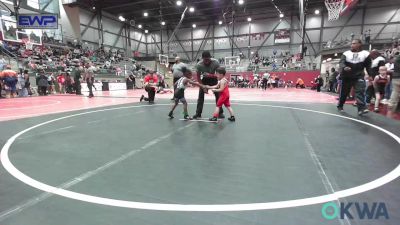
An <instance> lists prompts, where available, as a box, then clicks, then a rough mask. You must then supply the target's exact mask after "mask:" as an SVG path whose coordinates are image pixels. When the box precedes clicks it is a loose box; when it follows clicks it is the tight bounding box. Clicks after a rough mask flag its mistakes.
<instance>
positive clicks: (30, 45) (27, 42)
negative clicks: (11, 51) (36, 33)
mask: <svg viewBox="0 0 400 225" xmlns="http://www.w3.org/2000/svg"><path fill="white" fill-rule="evenodd" d="M22 42H23V43H24V44H25V49H26V50H33V43H32V42H30V40H29V39H25V38H24V39H22Z"/></svg>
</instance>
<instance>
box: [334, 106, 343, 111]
mask: <svg viewBox="0 0 400 225" xmlns="http://www.w3.org/2000/svg"><path fill="white" fill-rule="evenodd" d="M336 108H337V109H338V111H339V112H344V110H343V106H336Z"/></svg>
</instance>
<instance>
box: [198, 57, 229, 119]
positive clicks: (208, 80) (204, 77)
mask: <svg viewBox="0 0 400 225" xmlns="http://www.w3.org/2000/svg"><path fill="white" fill-rule="evenodd" d="M201 58H202V60H201V61H199V62H198V63H197V65H196V70H197V81H198V82H199V83H200V84H203V85H209V86H215V85H217V84H218V78H217V76H216V75H215V72H216V70H217V68H219V62H218V60H216V59H213V58H211V54H210V52H209V51H204V52H203V53H202V54H201ZM206 91H207V90H206ZM204 92H205V89H203V88H199V97H198V99H197V109H196V114H195V115H194V116H193V119H198V118H201V114H202V112H203V106H204ZM214 95H215V102H218V98H219V95H220V93H219V92H214ZM219 118H225V116H224V114H223V110H222V107H221V108H220V111H219Z"/></svg>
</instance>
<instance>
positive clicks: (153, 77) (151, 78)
mask: <svg viewBox="0 0 400 225" xmlns="http://www.w3.org/2000/svg"><path fill="white" fill-rule="evenodd" d="M144 83H149V84H157V83H158V78H157V75H151V74H147V75H146V76H145V77H144ZM153 88H154V89H155V87H153Z"/></svg>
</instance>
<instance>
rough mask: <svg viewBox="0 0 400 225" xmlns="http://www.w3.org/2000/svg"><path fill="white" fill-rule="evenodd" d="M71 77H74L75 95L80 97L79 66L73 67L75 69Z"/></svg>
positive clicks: (80, 72)
mask: <svg viewBox="0 0 400 225" xmlns="http://www.w3.org/2000/svg"><path fill="white" fill-rule="evenodd" d="M73 75H74V85H75V93H76V95H82V92H81V79H82V68H81V67H80V66H79V64H76V65H75V68H74V70H73Z"/></svg>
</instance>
